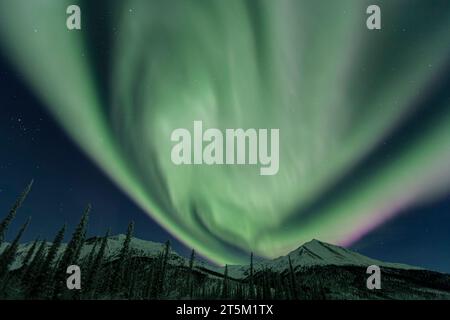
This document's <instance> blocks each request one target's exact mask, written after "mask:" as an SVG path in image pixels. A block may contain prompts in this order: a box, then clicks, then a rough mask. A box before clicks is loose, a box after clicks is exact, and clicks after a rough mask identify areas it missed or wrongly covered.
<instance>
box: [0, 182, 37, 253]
mask: <svg viewBox="0 0 450 320" xmlns="http://www.w3.org/2000/svg"><path fill="white" fill-rule="evenodd" d="M32 186H33V180H31V182H30V183H29V184H28V186H27V187H26V188H25V190H24V191H23V192H22V194H21V195H20V196H19V198H17V200H16V202H15V203H14V205H13V206H12V208H11V210H10V211H9V213H8V214H7V215H6V217H5V218H4V219H3V220H2V222H0V247H1V245H2V243H3V241H4V240H5V235H6V230H8V227H9V225H10V223H11V221H12V220H13V219H14V217H15V216H16V214H17V210H18V209H19V208H20V206H21V205H22V203H23V202H24V201H25V199H26V198H27V196H28V194H29V193H30V191H31V187H32Z"/></svg>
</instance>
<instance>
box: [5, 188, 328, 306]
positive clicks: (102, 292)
mask: <svg viewBox="0 0 450 320" xmlns="http://www.w3.org/2000/svg"><path fill="white" fill-rule="evenodd" d="M32 186H33V181H31V182H30V184H29V185H28V186H27V187H26V188H25V190H24V191H23V192H22V194H21V195H20V196H19V197H18V198H17V200H16V201H15V203H14V204H13V206H12V208H11V209H10V211H9V212H8V213H7V215H6V216H5V218H4V219H3V220H2V221H1V222H0V248H2V246H3V247H4V248H3V250H0V298H1V299H33V300H36V299H43V300H46V299H52V300H62V299H243V300H245V299H304V298H308V297H309V296H310V297H314V298H317V297H319V298H320V297H325V296H324V295H325V292H323V289H321V288H319V287H317V286H314V285H312V286H311V285H309V286H305V285H302V284H301V283H299V281H298V279H297V278H296V277H297V276H296V271H295V270H294V267H293V266H292V263H291V260H290V257H289V268H287V271H285V272H274V271H272V270H271V269H267V268H263V269H262V270H261V269H259V270H257V271H256V270H255V268H254V262H253V253H252V254H251V255H250V263H249V268H248V271H247V274H246V277H245V278H243V279H234V278H232V277H230V276H229V273H228V266H225V268H224V272H223V274H219V273H215V272H212V271H211V270H206V269H205V268H201V267H200V266H196V253H195V250H192V252H191V255H190V258H189V260H187V259H182V262H180V261H179V259H178V260H177V261H174V259H176V257H177V255H175V254H174V253H172V251H171V244H170V241H167V242H166V243H165V244H164V246H163V247H162V249H161V251H160V253H159V254H157V255H153V256H148V255H144V254H142V253H141V252H138V250H137V249H135V248H133V246H132V238H133V231H134V223H133V222H130V223H129V225H128V228H127V231H126V236H125V238H124V240H123V243H122V244H121V248H120V251H119V252H118V253H117V254H116V255H111V254H109V253H108V239H110V236H111V231H110V230H107V231H106V233H105V234H104V235H103V236H100V237H90V238H87V227H88V222H89V215H90V213H91V206H90V205H87V207H86V209H85V210H84V212H83V214H82V215H81V218H80V221H79V223H78V225H77V226H76V228H75V230H74V232H73V233H72V236H71V238H70V240H69V242H68V243H67V245H64V244H63V239H64V237H65V235H66V233H67V229H68V228H67V225H66V224H64V225H63V226H61V227H60V229H59V230H58V231H57V233H56V235H55V236H54V238H53V239H51V242H47V239H40V238H37V239H35V240H34V242H33V243H32V244H31V245H29V248H28V249H27V250H26V252H25V253H22V256H23V258H22V259H21V261H19V259H17V258H18V250H19V244H20V240H21V238H22V236H23V234H24V233H25V232H26V229H27V227H28V226H29V224H30V222H31V217H29V218H27V219H26V221H25V222H24V224H23V225H22V226H21V228H20V229H19V231H18V232H17V234H16V236H15V237H14V239H13V240H12V242H11V243H9V244H7V245H5V241H4V239H5V235H6V231H7V230H8V227H9V226H10V224H11V222H12V221H13V219H14V218H15V217H16V215H17V212H18V210H19V209H20V207H21V205H22V204H23V202H24V201H25V200H26V198H27V196H28V194H29V193H30V191H31V189H32ZM88 246H90V249H89V252H85V253H84V254H82V252H83V249H85V250H84V251H86V250H87V248H88ZM14 264H16V265H15V267H14V268H12V266H13V265H14ZM70 265H78V266H79V267H80V269H81V279H82V281H81V283H82V286H81V289H80V290H69V289H68V288H67V286H66V279H67V277H68V275H67V273H66V269H67V267H68V266H70Z"/></svg>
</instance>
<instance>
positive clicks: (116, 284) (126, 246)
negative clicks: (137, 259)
mask: <svg viewBox="0 0 450 320" xmlns="http://www.w3.org/2000/svg"><path fill="white" fill-rule="evenodd" d="M133 230H134V222H133V221H131V222H130V224H129V225H128V229H127V235H126V237H125V240H124V241H123V245H122V249H121V250H120V254H119V259H118V260H117V266H116V268H115V270H114V273H113V277H112V279H111V280H112V281H111V287H110V288H111V292H112V293H116V292H117V290H120V289H121V287H122V284H123V282H124V279H123V272H124V270H123V269H124V266H125V265H126V263H127V260H128V258H129V253H130V242H131V237H132V236H133Z"/></svg>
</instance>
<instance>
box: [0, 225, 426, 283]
mask: <svg viewBox="0 0 450 320" xmlns="http://www.w3.org/2000/svg"><path fill="white" fill-rule="evenodd" d="M98 239H100V238H99V237H92V238H88V239H87V240H86V241H85V245H84V247H83V250H82V251H81V256H80V257H81V259H83V258H85V257H87V255H88V254H89V252H90V251H91V249H92V246H93V245H94V243H95V241H96V240H98ZM124 240H125V235H124V234H117V235H112V236H109V237H108V242H107V249H106V256H107V257H108V259H109V260H111V261H112V260H114V259H115V258H116V257H117V256H118V254H119V252H120V249H121V247H122V244H123V241H124ZM32 243H33V242H27V243H23V244H20V245H19V249H18V251H17V256H16V259H15V261H14V263H13V265H12V266H11V268H10V269H11V270H14V269H18V268H20V266H21V263H22V261H23V258H24V257H25V254H26V252H27V250H28V249H29V248H30V247H31V245H32ZM46 244H47V246H48V247H49V246H50V245H51V242H47V243H46ZM6 245H8V244H7V243H3V244H2V246H1V247H0V252H2V251H3V249H4V248H5V247H6ZM66 245H67V244H66V243H63V244H62V245H61V247H60V248H59V250H58V255H61V254H62V252H63V251H64V249H65V247H66ZM130 248H131V249H132V255H133V256H141V257H150V258H152V257H156V256H157V255H158V254H159V253H161V252H162V250H163V249H164V244H163V243H159V242H153V241H149V240H142V239H139V238H136V237H132V239H131V243H130ZM289 257H290V258H291V263H292V266H293V268H294V269H295V270H298V269H302V268H308V267H314V266H358V267H368V266H369V265H377V266H379V267H385V268H392V269H401V270H425V269H423V268H420V267H416V266H411V265H407V264H402V263H392V262H384V261H380V260H377V259H373V258H370V257H367V256H364V255H362V254H359V253H357V252H354V251H352V250H349V249H346V248H342V247H339V246H336V245H332V244H329V243H326V242H322V241H320V240H317V239H313V240H311V241H308V242H306V243H304V244H302V245H301V246H299V247H298V248H297V249H295V250H293V251H291V252H289V253H288V254H287V255H284V256H280V257H278V258H275V259H265V258H255V259H254V261H253V267H254V270H255V272H258V271H260V270H263V269H271V270H273V271H276V272H283V271H285V270H287V269H288V268H289ZM249 260H250V259H249ZM249 262H250V261H249ZM169 263H171V264H173V265H185V266H186V265H188V263H189V259H188V258H187V257H184V256H182V255H180V254H178V253H177V252H176V251H174V250H171V254H170V257H169ZM195 268H196V269H199V270H203V271H205V272H207V271H208V270H209V271H212V272H213V273H217V274H223V272H224V266H215V265H213V264H211V263H208V262H206V261H203V260H197V261H195ZM227 268H228V275H229V276H230V277H232V278H235V279H242V278H245V277H246V276H248V270H249V268H250V263H249V264H242V265H228V266H227ZM430 271H431V270H430ZM433 272H434V271H433Z"/></svg>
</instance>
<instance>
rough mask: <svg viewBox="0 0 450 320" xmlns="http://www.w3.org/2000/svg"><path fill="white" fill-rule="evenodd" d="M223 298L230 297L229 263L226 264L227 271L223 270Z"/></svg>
mask: <svg viewBox="0 0 450 320" xmlns="http://www.w3.org/2000/svg"><path fill="white" fill-rule="evenodd" d="M221 296H222V299H227V298H228V265H225V271H224V272H223V283H222V294H221Z"/></svg>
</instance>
